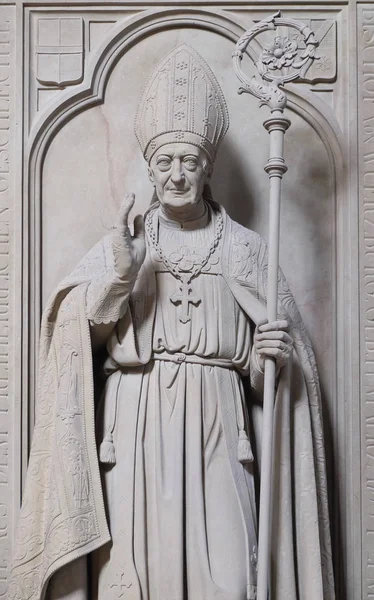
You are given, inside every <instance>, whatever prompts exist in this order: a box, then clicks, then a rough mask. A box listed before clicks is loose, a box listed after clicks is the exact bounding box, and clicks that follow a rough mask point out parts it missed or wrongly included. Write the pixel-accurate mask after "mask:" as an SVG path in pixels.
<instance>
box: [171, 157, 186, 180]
mask: <svg viewBox="0 0 374 600" xmlns="http://www.w3.org/2000/svg"><path fill="white" fill-rule="evenodd" d="M170 178H171V181H172V182H173V183H174V184H175V185H181V184H183V183H184V179H185V177H184V173H183V168H182V163H181V161H180V159H179V158H174V160H173V164H172V169H171V176H170Z"/></svg>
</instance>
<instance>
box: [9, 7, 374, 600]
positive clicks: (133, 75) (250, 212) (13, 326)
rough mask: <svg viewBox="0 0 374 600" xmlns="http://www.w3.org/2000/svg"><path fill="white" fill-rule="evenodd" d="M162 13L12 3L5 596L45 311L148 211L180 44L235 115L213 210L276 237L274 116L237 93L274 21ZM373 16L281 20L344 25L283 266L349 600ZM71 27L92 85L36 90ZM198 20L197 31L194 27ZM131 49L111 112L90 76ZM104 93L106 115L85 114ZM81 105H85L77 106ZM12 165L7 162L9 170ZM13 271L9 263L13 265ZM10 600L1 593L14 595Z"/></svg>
mask: <svg viewBox="0 0 374 600" xmlns="http://www.w3.org/2000/svg"><path fill="white" fill-rule="evenodd" d="M157 6H158V5H157V3H155V4H154V5H153V6H151V7H149V6H147V7H144V6H143V5H142V4H140V3H136V4H135V5H134V4H132V5H131V6H130V5H129V6H127V5H123V4H122V5H121V4H117V5H113V4H112V5H110V6H109V5H106V4H105V3H103V4H102V5H95V6H93V5H92V6H85V7H82V6H81V5H79V3H76V2H73V1H71V2H66V3H65V2H64V3H61V2H60V3H58V4H56V5H54V3H53V2H52V3H49V4H48V6H47V5H46V4H45V3H43V2H39V3H38V2H34V1H32V2H31V3H28V6H27V8H25V12H23V3H22V2H21V0H17V2H16V5H14V4H12V3H8V2H6V1H5V2H3V3H2V6H1V7H0V19H1V20H0V32H1V37H0V41H1V43H2V45H1V54H0V65H1V69H2V70H1V71H0V78H2V77H3V75H2V73H4V75H5V76H6V75H7V72H6V73H5V71H8V69H9V74H10V76H11V78H12V81H13V82H14V83H15V86H16V91H17V98H13V99H12V97H11V95H10V96H9V98H10V102H9V103H8V102H7V94H8V91H10V88H9V89H8V87H5V92H6V93H5V96H3V92H1V93H2V95H1V103H0V108H1V114H0V117H1V122H0V126H1V123H3V124H4V129H1V130H0V135H2V133H1V132H2V131H5V132H6V131H7V130H8V127H9V131H10V134H11V135H10V139H11V140H12V143H13V144H14V146H13V148H16V149H17V152H16V153H15V152H13V150H12V147H11V145H9V146H8V147H7V148H6V150H7V151H9V162H7V161H5V164H4V165H3V166H4V168H1V170H2V171H4V173H1V177H2V180H1V181H3V179H6V180H7V181H8V182H9V183H8V184H7V185H9V187H7V189H6V190H4V191H2V190H1V191H0V198H1V197H2V198H3V199H5V200H6V201H5V200H4V208H9V211H7V212H6V213H5V212H4V213H3V215H4V219H5V214H6V215H8V214H9V218H6V219H5V222H6V223H5V225H4V228H5V231H4V235H6V234H7V228H8V227H9V240H10V246H9V247H10V257H9V265H10V267H11V270H10V278H9V280H6V282H7V283H9V289H10V290H11V292H10V295H9V308H7V307H6V308H4V315H5V317H6V319H9V329H4V344H5V346H6V347H5V346H4V355H5V357H7V358H6V360H9V369H8V371H6V372H5V371H4V374H5V375H7V376H8V374H11V375H10V378H9V387H8V390H7V391H8V394H10V395H5V396H4V399H3V402H2V403H0V424H1V425H0V427H1V429H0V442H1V440H2V439H3V440H4V442H5V445H2V446H0V449H1V451H0V457H1V456H4V461H3V462H6V463H7V465H1V464H0V473H3V472H4V473H5V472H6V473H7V475H6V479H5V482H4V483H2V482H1V481H0V502H1V506H0V508H1V512H0V548H1V550H0V552H1V553H0V582H1V584H2V583H3V581H4V580H5V572H6V569H7V564H8V562H9V554H10V550H11V547H12V543H13V542H12V540H13V535H14V530H15V513H16V511H17V507H18V503H19V502H18V498H19V486H20V481H21V480H22V479H23V478H24V475H25V464H26V460H27V454H28V435H29V432H28V426H27V423H28V419H29V412H28V411H29V410H30V413H31V414H30V421H31V423H32V412H33V402H34V397H35V354H36V338H37V335H38V330H39V318H40V311H41V308H42V306H44V305H45V302H46V298H47V296H48V295H49V293H50V292H51V291H52V289H53V287H54V286H55V285H56V283H57V282H58V281H60V279H61V278H62V277H63V276H64V275H66V274H67V273H69V272H70V271H71V269H72V268H73V267H74V266H75V264H76V263H77V261H78V260H79V259H80V258H81V257H82V256H83V254H84V253H85V252H86V250H88V249H89V248H90V247H91V246H92V244H93V243H94V242H95V241H97V240H98V239H99V238H100V237H101V236H102V234H103V233H105V231H106V230H107V228H108V227H111V225H112V223H113V219H114V218H115V215H116V213H117V210H118V207H119V205H120V201H121V199H122V197H123V194H124V193H125V192H126V191H133V192H135V193H136V197H137V208H138V210H140V211H143V210H144V209H145V208H146V207H147V206H148V204H149V200H150V197H151V193H152V188H151V187H150V186H149V184H148V183H145V182H146V168H145V165H144V164H143V161H142V159H141V156H140V153H139V150H138V148H137V146H136V140H135V138H134V136H133V118H134V114H135V111H136V103H137V99H138V98H139V95H140V91H141V88H142V85H143V84H144V81H145V79H146V77H147V76H148V75H149V74H150V72H151V71H152V68H153V67H154V65H155V64H156V63H157V62H158V60H159V59H160V58H161V57H162V56H163V55H164V54H165V53H166V52H167V51H168V50H170V49H171V48H172V47H174V46H175V45H176V44H178V43H180V42H181V41H187V42H188V43H190V44H191V45H193V46H194V47H195V48H196V49H197V50H198V51H199V52H200V54H201V55H202V56H203V57H204V58H205V59H206V60H207V62H208V64H210V66H211V67H212V69H213V71H214V72H215V74H216V76H217V78H218V80H219V82H220V84H221V86H222V88H223V90H224V93H225V96H226V98H227V102H228V107H229V112H230V116H231V127H230V132H229V134H228V136H227V137H226V139H225V141H224V143H223V145H222V147H221V149H220V153H219V156H218V158H217V162H216V169H215V177H214V179H213V191H214V195H215V197H216V198H217V199H218V200H219V201H220V202H222V204H223V205H224V206H225V207H226V208H227V210H228V212H229V214H230V215H231V216H232V217H234V218H235V219H236V220H238V221H239V222H241V223H243V224H244V225H247V226H249V227H250V228H251V229H254V230H255V231H259V232H260V233H262V234H263V235H264V237H266V235H267V176H266V174H265V173H263V171H262V169H263V165H264V164H265V162H266V160H267V141H268V140H267V134H266V133H265V132H264V130H263V128H262V120H263V116H262V114H261V113H262V111H264V110H265V109H262V111H259V110H258V107H257V103H256V101H254V100H251V99H249V98H248V97H247V98H241V97H239V96H237V94H236V89H237V82H236V80H235V76H234V74H233V71H232V66H231V52H232V48H233V46H234V43H235V41H236V39H237V38H238V37H239V36H240V35H241V33H242V32H243V31H244V28H246V27H248V25H249V24H250V23H251V22H252V20H254V19H260V18H262V17H264V16H268V11H267V10H265V7H262V6H256V7H254V6H251V5H246V4H241V5H230V6H228V7H220V8H217V7H216V6H213V5H210V4H206V5H205V6H203V7H199V6H198V5H195V4H194V3H191V5H189V7H180V6H177V5H175V4H174V5H173V4H170V10H169V9H167V10H166V11H165V12H164V9H163V8H161V7H160V8H158V7H157ZM16 7H17V10H16ZM280 8H282V6H280ZM371 11H372V8H371V5H370V4H366V5H365V4H364V5H362V4H358V3H356V2H353V1H352V0H350V1H349V2H348V3H347V4H346V5H344V6H342V5H340V4H337V3H330V4H326V5H321V4H320V3H315V4H313V3H310V4H308V5H301V4H300V6H299V5H297V4H295V5H293V6H292V10H289V9H288V10H286V11H283V12H284V13H285V14H287V15H289V16H292V17H297V18H300V19H302V20H303V21H305V20H308V19H310V20H311V21H313V22H318V23H317V24H318V27H319V26H320V25H321V22H322V24H323V22H324V21H325V20H327V21H333V23H335V25H333V26H332V28H331V27H330V26H326V27H325V29H326V28H327V32H326V33H325V37H324V53H323V56H325V57H326V58H325V59H324V61H323V62H324V65H325V67H324V68H322V67H321V69H315V70H314V71H313V73H312V76H313V78H312V81H311V82H310V83H305V84H301V85H293V86H292V85H291V86H290V90H291V91H290V99H291V102H290V112H289V114H290V116H291V119H292V127H291V129H290V131H289V132H288V133H287V137H286V140H287V141H286V159H287V163H288V165H289V172H288V173H287V174H286V176H285V179H284V187H283V190H284V195H283V206H282V237H281V240H282V241H281V264H282V267H283V269H284V271H285V274H286V276H287V279H288V281H289V283H290V286H291V288H292V291H293V293H294V295H295V298H296V301H297V304H298V306H299V308H300V311H301V313H302V317H303V320H304V322H305V324H306V327H307V330H308V332H309V334H310V336H311V338H312V342H313V346H314V348H315V350H316V355H317V362H318V368H319V373H320V376H321V382H322V390H323V396H324V401H325V406H326V410H327V419H326V423H327V426H328V428H329V429H330V430H331V435H329V436H328V437H329V440H330V441H331V451H332V464H333V467H334V468H333V475H332V476H331V481H332V482H335V483H334V484H333V483H332V488H333V492H334V511H333V513H334V517H335V518H334V523H333V525H334V540H335V542H334V543H335V548H336V556H335V561H336V565H337V573H338V577H337V579H338V581H340V584H339V585H340V588H339V589H340V592H338V597H339V598H344V597H345V596H344V594H345V595H346V597H347V598H348V599H349V600H350V599H354V600H361V598H364V597H365V598H366V597H368V598H369V597H370V594H371V593H372V585H373V580H374V576H373V569H372V566H371V565H372V562H373V559H372V556H373V552H374V544H373V541H372V537H373V534H372V531H373V527H372V523H371V520H372V515H371V509H370V506H371V495H370V494H371V491H370V490H371V483H370V482H371V481H372V479H373V478H372V476H371V471H370V468H371V467H370V465H371V460H372V459H371V450H370V443H371V442H370V440H371V437H372V436H371V433H370V422H371V421H370V419H371V413H370V406H371V404H370V395H369V394H370V389H371V388H370V385H371V384H370V381H371V380H370V377H371V370H370V369H371V366H370V351H371V350H370V348H371V347H370V343H371V338H370V327H371V325H370V323H371V321H370V306H371V305H370V298H371V296H370V285H371V283H370V281H371V279H370V276H371V275H370V268H371V266H370V254H369V252H370V244H371V242H370V239H371V232H370V218H371V217H370V195H369V194H370V186H371V183H370V177H371V175H370V173H371V170H370V165H371V162H370V161H371V140H370V131H369V127H370V119H371V117H372V114H371V107H372V106H373V104H372V102H371V100H372V93H373V92H372V89H371V83H370V82H371V67H370V63H371V62H372V57H371V55H372V41H371V40H372V31H373V27H372V26H373V23H374V21H372V18H373V17H372V13H371ZM162 15H164V16H163V17H162V18H161V16H162ZM143 17H144V22H145V23H146V24H152V23H157V24H158V25H157V29H155V30H153V31H150V30H149V31H148V32H147V35H146V37H141V39H139V41H138V40H137V43H136V44H135V45H133V46H132V47H131V48H130V49H129V50H127V48H126V47H125V45H123V46H122V49H121V48H120V46H121V43H122V42H121V40H122V41H124V40H125V38H126V27H125V25H126V24H127V25H129V26H130V27H132V29H131V31H132V32H137V31H140V30H141V24H139V27H138V28H137V26H135V21H136V19H137V18H139V19H143ZM61 18H67V19H76V20H78V21H79V20H80V22H81V24H82V28H83V30H84V35H83V46H82V48H81V47H80V46H81V44H82V42H81V39H78V38H77V39H73V40H68V42H67V43H69V44H73V45H74V46H75V51H76V54H78V55H79V54H80V53H81V54H82V57H81V58H82V62H81V63H80V62H79V61H80V58H79V56H78V58H77V61H78V62H76V65H77V64H83V65H84V68H83V72H82V73H81V74H80V75H79V74H78V75H77V74H76V72H77V68H78V67H77V66H75V75H74V78H73V77H71V76H69V77H68V78H67V79H65V81H64V84H69V85H67V86H66V87H63V88H62V89H60V88H58V87H56V86H55V85H54V84H53V85H50V84H49V83H48V82H47V84H46V83H45V82H46V81H47V80H46V79H45V78H41V77H39V81H38V78H37V77H38V75H37V69H36V66H37V65H36V62H35V61H36V57H37V52H39V51H40V50H41V53H42V54H43V53H44V54H48V53H46V52H45V46H44V41H45V40H44V41H43V39H42V38H41V39H38V35H39V30H38V21H39V20H40V19H52V20H53V21H56V20H57V21H58V20H60V19H61ZM191 18H193V20H194V26H192V27H188V28H185V27H184V24H185V23H186V19H189V25H191ZM168 21H169V22H168ZM171 25H173V28H171V27H170V26H171ZM174 25H175V26H176V27H174ZM243 27H244V28H243ZM329 27H330V28H329ZM335 27H336V33H337V36H336V37H335V33H334V28H335ZM52 29H53V28H52V27H51V28H50V31H52ZM143 31H144V30H143ZM121 32H123V33H121ZM329 32H330V33H329ZM8 35H9V37H7V36H8ZM77 35H78V34H77ZM356 35H357V36H358V37H357V39H358V44H356ZM78 37H79V36H78ZM8 41H9V46H8ZM343 41H344V43H343ZM52 42H53V40H52ZM37 46H38V47H39V50H38V48H37ZM43 48H44V50H43ZM105 48H106V51H105V50H104V49H105ZM116 48H118V60H113V70H112V71H111V73H110V76H108V73H107V72H104V73H103V74H102V77H101V80H100V81H101V82H102V83H103V82H104V81H105V82H106V89H105V97H104V86H103V87H100V85H98V84H97V83H95V78H94V79H92V75H93V74H94V67H95V65H96V66H97V65H100V64H101V65H107V67H109V66H110V65H111V58H110V55H111V53H112V52H115V49H116ZM16 49H17V54H16ZM4 50H5V51H4ZM8 50H9V55H8ZM23 51H24V53H25V64H24V65H23V64H22V61H21V57H22V54H23ZM103 57H105V58H103ZM101 59H103V60H101ZM48 60H49V59H48ZM321 64H322V63H321ZM29 66H30V67H31V68H30V69H29ZM98 71H100V68H99V69H98ZM26 74H27V75H26ZM357 75H359V76H360V79H359V88H358V89H359V95H358V106H357V100H356V99H357V79H356V77H357ZM79 78H81V79H82V81H81V82H79ZM317 78H318V80H317ZM40 79H42V80H43V82H44V83H41V81H40ZM51 81H52V80H51ZM97 81H98V80H97ZM6 83H7V82H6V81H5V86H6ZM0 84H1V85H2V86H4V83H2V82H1V81H0ZM2 89H3V88H2ZM89 89H91V90H92V93H91V95H92V98H93V102H92V103H91V105H90V104H89V102H88V101H87V102H86V103H85V101H84V95H85V90H89ZM10 93H11V92H10ZM86 95H87V94H86ZM74 96H76V98H77V101H78V100H79V102H80V104H79V102H75V101H73V100H72V99H73V98H74ZM22 98H24V105H22ZM95 103H96V105H95V106H94V104H95ZM74 106H75V107H76V108H74ZM252 115H255V116H254V117H252ZM8 116H10V119H9V120H8V118H7V117H8ZM65 117H66V120H67V122H66V123H65V121H64V119H65ZM67 117H69V118H68V119H67ZM16 120H17V129H16ZM357 142H358V147H357V145H356V144H357ZM1 143H2V142H1V139H0V144H1ZM49 143H50V145H49ZM22 148H23V150H24V151H23V153H22ZM357 149H359V152H358V155H357ZM2 150H4V148H3V147H2ZM5 156H6V155H5V154H4V153H3V154H2V155H1V156H0V163H1V164H2V162H1V159H2V158H3V159H5ZM358 161H359V162H358ZM43 165H44V168H43V169H42V166H43ZM358 182H360V196H359V197H358V195H357V183H358ZM0 183H1V182H0ZM12 186H13V187H12ZM365 199H366V200H365ZM1 206H2V205H1ZM11 209H13V210H11ZM135 212H136V211H135ZM365 219H366V220H365ZM39 242H40V244H39ZM4 247H5V246H4ZM1 256H2V257H3V256H4V260H6V261H8V258H7V252H6V251H5V254H4V255H1ZM359 259H360V270H359V269H358V264H359V263H358V261H359ZM7 265H8V262H7ZM4 266H5V265H4ZM0 268H1V265H0ZM0 288H1V285H0ZM4 293H6V290H5V292H4ZM359 293H360V296H359ZM4 300H6V299H5V298H4ZM359 302H360V306H361V311H359ZM368 310H369V312H368ZM360 323H361V325H360ZM360 327H361V328H360ZM359 332H360V335H361V341H362V344H361V350H360V346H359ZM7 333H9V338H7V337H6V335H7ZM365 344H366V345H365ZM358 357H359V359H360V360H358ZM360 369H362V370H361V371H360ZM360 373H361V378H360ZM5 380H6V382H7V378H6V377H5ZM360 390H361V391H360ZM365 394H366V395H365ZM10 398H11V399H12V401H11V400H10ZM13 400H14V401H13ZM21 419H22V420H21ZM20 423H22V431H21V427H20ZM1 436H3V437H1ZM5 447H6V448H7V452H6V453H4V455H3V454H2V448H5ZM1 460H2V459H1V458H0V463H1ZM338 514H339V515H340V516H339V519H338V518H337V516H336V515H338ZM343 590H346V593H345V592H343ZM1 593H2V588H1V585H0V597H1ZM3 596H4V594H3ZM4 597H5V596H4Z"/></svg>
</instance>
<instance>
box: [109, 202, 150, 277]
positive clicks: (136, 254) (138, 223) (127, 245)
mask: <svg viewBox="0 0 374 600" xmlns="http://www.w3.org/2000/svg"><path fill="white" fill-rule="evenodd" d="M134 202H135V194H126V195H125V197H124V199H123V201H122V204H121V208H120V210H119V213H118V217H117V220H116V223H115V226H114V231H113V233H112V248H113V256H114V267H115V271H116V274H117V276H118V277H119V278H120V279H122V280H124V281H134V280H135V279H136V277H137V275H138V272H139V269H140V267H141V266H142V264H143V261H144V258H145V253H146V245H145V232H144V219H143V217H142V215H137V216H136V217H135V219H134V235H133V236H132V235H131V234H130V230H129V227H128V218H129V214H130V211H131V209H132V207H133V206H134Z"/></svg>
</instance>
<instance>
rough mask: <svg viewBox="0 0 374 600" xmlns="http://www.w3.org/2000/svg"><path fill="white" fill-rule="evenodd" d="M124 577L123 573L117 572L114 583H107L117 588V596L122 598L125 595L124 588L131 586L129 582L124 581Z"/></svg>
mask: <svg viewBox="0 0 374 600" xmlns="http://www.w3.org/2000/svg"><path fill="white" fill-rule="evenodd" d="M124 577H125V574H124V573H117V576H116V580H117V581H116V582H115V583H111V584H110V585H109V587H110V588H117V589H115V593H116V596H117V598H122V596H124V595H125V590H128V589H130V588H131V586H132V583H131V582H130V583H125V581H124Z"/></svg>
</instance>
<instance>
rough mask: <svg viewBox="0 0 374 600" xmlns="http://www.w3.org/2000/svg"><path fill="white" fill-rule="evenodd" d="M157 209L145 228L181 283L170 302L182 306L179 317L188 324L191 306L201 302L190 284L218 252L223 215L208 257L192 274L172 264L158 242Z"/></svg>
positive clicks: (219, 214) (147, 220) (218, 217)
mask: <svg viewBox="0 0 374 600" xmlns="http://www.w3.org/2000/svg"><path fill="white" fill-rule="evenodd" d="M156 209H157V206H156V207H155V208H154V209H152V211H151V212H150V213H149V214H148V216H147V218H146V221H145V228H146V231H147V234H148V236H149V239H150V241H151V244H152V246H153V248H154V250H155V251H156V252H157V254H158V256H159V258H160V259H161V261H162V262H163V264H164V265H165V267H166V268H167V270H168V271H170V273H171V274H172V275H173V276H174V277H175V278H176V279H178V280H179V281H180V282H181V283H180V285H179V286H178V291H177V292H175V294H173V295H172V296H171V298H170V301H171V302H172V303H173V304H180V305H181V307H182V314H181V316H180V317H179V320H180V321H181V323H188V322H189V321H191V317H190V314H189V306H190V304H194V305H195V306H197V305H198V304H200V302H201V298H198V296H197V295H196V294H194V293H193V291H192V288H191V285H190V284H191V281H192V279H194V278H196V277H197V276H198V275H200V273H201V271H202V270H203V268H204V267H205V266H206V264H207V263H208V261H209V259H210V257H211V256H212V254H213V252H214V251H215V250H216V248H217V246H218V244H219V241H220V239H221V237H222V232H223V219H222V215H221V213H220V212H219V213H218V214H217V220H216V227H215V234H214V239H213V242H212V244H211V246H210V248H209V250H208V252H207V254H206V256H205V257H204V258H203V260H202V261H201V262H200V263H199V264H198V265H195V266H194V267H193V268H192V270H191V272H190V273H183V272H182V271H181V270H180V269H179V268H178V265H175V264H173V263H171V262H170V260H169V259H168V258H167V257H166V256H165V254H164V252H163V250H162V248H161V246H160V244H159V242H158V239H157V233H156V231H155V228H154V227H153V216H154V211H155V210H156Z"/></svg>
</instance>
